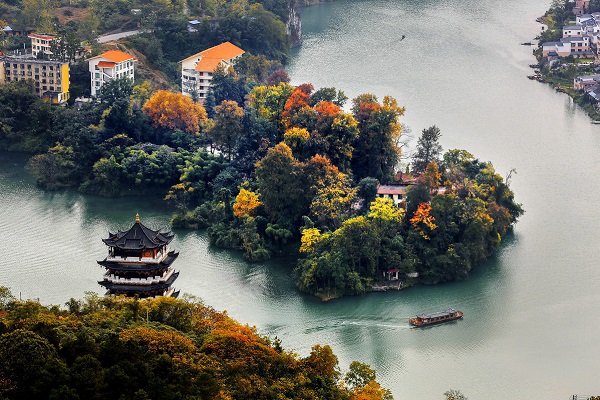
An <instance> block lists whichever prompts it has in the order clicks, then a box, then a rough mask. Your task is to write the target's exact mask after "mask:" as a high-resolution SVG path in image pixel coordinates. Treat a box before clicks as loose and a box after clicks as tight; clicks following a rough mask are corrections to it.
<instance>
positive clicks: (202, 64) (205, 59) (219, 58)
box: [180, 42, 245, 103]
mask: <svg viewBox="0 0 600 400" xmlns="http://www.w3.org/2000/svg"><path fill="white" fill-rule="evenodd" d="M244 53H245V51H244V50H242V49H240V48H239V47H237V46H236V45H234V44H232V43H229V42H225V43H221V44H220V45H218V46H214V47H211V48H210V49H206V50H204V51H201V52H200V53H197V54H194V55H193V56H190V57H188V58H186V59H184V60H181V61H180V63H181V93H183V95H185V96H190V97H195V98H196V99H198V101H199V102H200V103H204V99H205V98H206V95H207V94H208V89H209V88H210V84H211V81H212V76H213V73H214V72H215V70H216V69H217V67H218V66H222V67H223V68H224V69H226V70H227V69H228V68H231V67H232V66H233V65H234V64H235V61H236V60H237V59H238V58H240V57H241V56H242V55H243V54H244Z"/></svg>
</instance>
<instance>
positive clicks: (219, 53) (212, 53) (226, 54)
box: [200, 42, 245, 60]
mask: <svg viewBox="0 0 600 400" xmlns="http://www.w3.org/2000/svg"><path fill="white" fill-rule="evenodd" d="M244 53H245V51H244V50H242V49H240V48H239V47H237V46H236V45H235V44H233V43H230V42H225V43H221V44H220V45H217V46H214V47H211V48H210V49H206V50H204V51H201V52H200V55H201V56H202V57H207V58H220V59H222V60H229V59H231V58H233V57H237V56H241V55H242V54H244Z"/></svg>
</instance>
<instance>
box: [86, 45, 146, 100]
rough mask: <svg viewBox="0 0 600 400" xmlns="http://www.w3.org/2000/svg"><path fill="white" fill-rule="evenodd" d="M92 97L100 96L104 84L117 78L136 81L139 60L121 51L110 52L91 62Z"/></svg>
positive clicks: (93, 58) (94, 58) (91, 59)
mask: <svg viewBox="0 0 600 400" xmlns="http://www.w3.org/2000/svg"><path fill="white" fill-rule="evenodd" d="M88 61H89V70H90V79H91V95H92V96H93V97H96V96H98V93H99V92H100V89H101V88H102V86H103V85H104V83H106V82H108V81H111V80H113V79H116V78H121V77H127V78H129V79H131V81H132V82H133V81H134V80H135V63H136V61H137V58H135V57H134V56H132V55H131V54H127V53H124V52H122V51H120V50H110V51H107V52H105V53H102V54H100V55H98V56H96V57H92V58H90V59H89V60H88Z"/></svg>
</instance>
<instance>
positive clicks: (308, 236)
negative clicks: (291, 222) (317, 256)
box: [300, 228, 321, 253]
mask: <svg viewBox="0 0 600 400" xmlns="http://www.w3.org/2000/svg"><path fill="white" fill-rule="evenodd" d="M320 240H321V231H319V230H318V229H317V228H306V229H304V230H303V231H302V237H301V238H300V252H301V253H310V252H312V251H314V250H315V246H316V245H317V243H319V241H320Z"/></svg>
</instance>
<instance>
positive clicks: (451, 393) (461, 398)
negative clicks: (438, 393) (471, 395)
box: [444, 389, 468, 400]
mask: <svg viewBox="0 0 600 400" xmlns="http://www.w3.org/2000/svg"><path fill="white" fill-rule="evenodd" d="M444 396H446V400H468V399H467V397H466V396H465V395H464V394H462V393H461V392H460V390H454V389H451V390H448V391H447V392H446V393H444Z"/></svg>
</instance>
